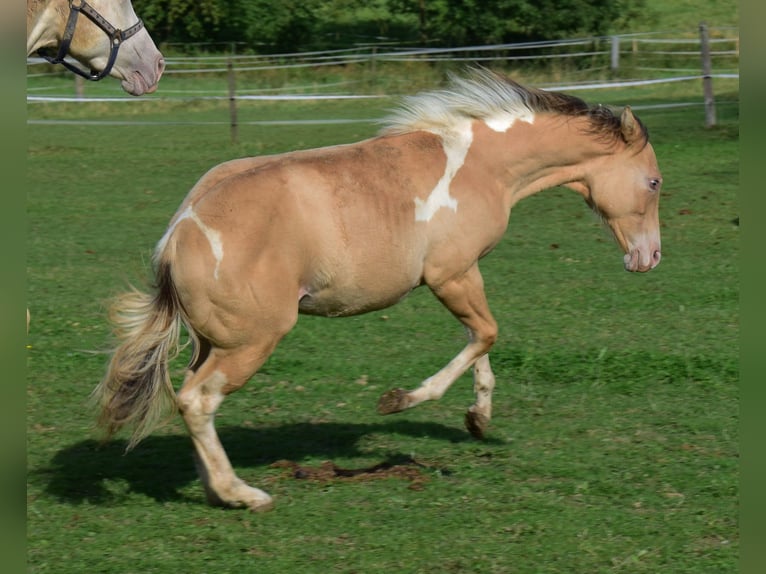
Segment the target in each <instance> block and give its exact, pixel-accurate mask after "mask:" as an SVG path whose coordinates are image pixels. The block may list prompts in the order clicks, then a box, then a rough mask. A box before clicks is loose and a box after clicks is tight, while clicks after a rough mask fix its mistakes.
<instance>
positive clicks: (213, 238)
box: [156, 206, 223, 279]
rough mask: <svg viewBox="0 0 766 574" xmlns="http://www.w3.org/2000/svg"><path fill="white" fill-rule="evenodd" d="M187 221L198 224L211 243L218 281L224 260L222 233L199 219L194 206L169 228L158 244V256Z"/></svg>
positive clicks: (215, 275) (215, 274)
mask: <svg viewBox="0 0 766 574" xmlns="http://www.w3.org/2000/svg"><path fill="white" fill-rule="evenodd" d="M185 219H190V220H191V221H193V222H194V223H196V224H197V227H199V229H200V231H202V233H203V234H204V236H205V237H206V238H207V240H208V243H210V250H211V251H212V252H213V257H215V270H214V271H213V277H215V278H216V279H218V268H219V267H220V265H221V261H222V260H223V241H222V240H221V233H220V232H219V231H216V230H215V229H212V228H210V227H208V226H207V225H205V223H203V221H202V220H201V219H200V218H199V215H197V214H196V213H195V212H194V210H193V209H192V206H189V207H187V208H186V209H185V210H184V212H183V213H181V215H179V216H178V219H176V220H175V221H174V222H173V225H171V226H170V227H169V228H168V230H167V231H166V232H165V235H163V237H162V239H160V242H159V243H158V244H157V249H156V254H157V255H159V254H160V253H162V251H163V250H164V249H165V245H167V242H168V240H169V239H170V236H171V235H173V232H174V231H175V229H176V227H177V226H178V224H179V223H181V222H182V221H183V220H185Z"/></svg>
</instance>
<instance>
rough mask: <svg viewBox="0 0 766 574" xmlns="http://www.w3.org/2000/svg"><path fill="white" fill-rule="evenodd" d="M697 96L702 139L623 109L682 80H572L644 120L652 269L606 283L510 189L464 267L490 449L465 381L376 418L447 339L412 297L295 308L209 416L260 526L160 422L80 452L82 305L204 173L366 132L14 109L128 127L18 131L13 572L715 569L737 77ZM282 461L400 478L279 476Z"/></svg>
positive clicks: (651, 113) (732, 540)
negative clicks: (19, 359)
mask: <svg viewBox="0 0 766 574" xmlns="http://www.w3.org/2000/svg"><path fill="white" fill-rule="evenodd" d="M717 86H718V87H719V90H720V99H721V100H722V101H724V102H728V103H726V104H723V105H721V106H719V110H718V118H719V126H718V127H716V128H715V129H705V128H704V126H703V123H704V115H703V111H702V108H701V107H699V106H690V107H679V108H651V107H648V108H646V109H644V110H643V111H641V107H642V106H651V105H654V104H657V103H673V102H684V101H688V100H689V98H690V97H691V98H696V99H697V100H699V99H700V97H699V94H698V93H692V92H686V91H684V90H685V89H687V88H683V87H678V86H670V87H667V86H665V87H648V88H638V89H630V90H627V89H626V90H623V91H620V92H616V91H615V92H612V91H610V92H607V93H606V94H605V93H595V92H594V93H591V94H587V93H579V92H578V93H577V95H579V96H582V97H585V99H587V100H589V101H602V102H603V103H614V104H626V103H630V104H632V105H634V106H636V107H637V108H638V109H639V115H640V116H641V118H642V119H643V120H644V122H645V123H646V124H647V125H648V127H649V130H650V133H651V138H652V142H653V144H654V146H655V149H656V152H657V156H658V159H659V162H660V166H661V168H662V170H663V175H664V178H665V184H664V188H663V198H662V201H661V205H660V212H661V220H662V233H663V238H662V239H663V260H662V264H661V265H660V266H659V267H658V268H657V269H655V270H654V271H652V272H651V273H649V274H645V275H634V274H628V273H625V272H624V271H623V270H622V254H621V253H620V251H619V249H618V247H617V246H616V244H615V242H614V241H613V240H612V239H611V238H610V236H609V235H608V232H607V231H606V230H604V229H603V228H602V226H601V224H600V223H599V222H598V221H597V220H596V218H595V217H594V216H593V215H592V214H591V213H590V212H589V210H588V209H587V207H586V206H585V205H584V204H583V202H582V201H581V200H580V198H579V197H578V196H576V195H575V194H574V193H572V192H570V191H567V190H563V189H553V190H549V191H546V192H543V193H540V194H538V195H536V196H534V197H532V198H529V199H527V200H525V201H523V202H522V203H520V204H519V205H518V206H517V207H516V208H515V209H514V212H513V214H512V215H511V224H510V228H509V231H508V233H507V234H506V236H505V238H504V240H503V241H502V243H501V244H500V245H499V246H498V247H497V249H496V250H495V251H494V252H493V253H492V254H491V255H489V256H488V257H487V258H486V259H485V260H484V261H483V265H482V270H483V273H484V276H485V281H486V288H487V293H488V298H489V301H490V304H491V307H492V309H493V312H494V314H495V317H496V319H497V320H498V323H499V325H500V339H499V341H498V343H497V345H496V346H495V348H494V350H493V352H492V361H493V367H494V369H495V373H496V375H497V378H498V386H497V389H496V391H495V413H494V419H493V424H492V427H491V429H490V432H489V434H488V437H487V439H486V440H485V441H482V442H479V441H476V440H473V439H471V438H470V437H469V436H468V434H467V433H466V432H465V431H464V429H463V426H462V417H463V413H464V411H465V409H466V408H467V407H468V405H469V404H471V402H472V390H471V380H470V376H468V375H466V376H464V377H463V378H462V379H461V380H460V381H458V383H456V384H455V385H454V386H453V388H452V389H451V390H450V392H449V393H448V394H447V395H446V396H445V397H444V398H443V399H442V400H441V401H438V402H433V403H427V404H425V405H422V406H420V407H418V408H416V409H413V410H411V411H407V412H405V413H401V414H398V415H392V416H389V417H381V416H379V415H377V414H376V412H375V405H376V402H377V398H378V396H379V395H380V393H382V392H383V391H385V390H388V389H389V388H393V387H396V386H403V387H413V386H415V385H417V384H418V383H419V382H420V381H421V380H422V379H423V378H425V377H427V376H429V375H431V374H432V373H433V372H435V371H436V370H437V369H438V368H440V367H441V366H443V365H444V364H445V363H446V362H447V361H448V360H449V359H450V358H451V357H452V356H453V355H454V354H455V353H456V352H457V351H458V350H459V349H460V348H461V347H462V345H463V343H464V333H463V331H462V328H461V327H460V326H459V325H458V324H457V323H456V322H455V321H454V319H452V317H451V316H450V315H449V313H448V312H447V311H446V310H444V309H443V308H441V307H440V305H439V304H438V302H436V300H435V299H434V298H433V297H432V296H431V295H430V294H429V293H428V292H427V291H425V290H419V291H416V292H415V293H413V294H412V295H411V296H410V297H409V298H408V299H407V300H405V301H404V302H403V303H401V304H400V305H398V306H396V307H393V308H391V309H387V310H385V311H381V312H377V313H372V314H369V315H365V316H361V317H355V318H350V319H336V320H328V319H320V318H312V317H302V318H301V320H300V321H299V323H298V326H297V327H296V328H295V329H294V331H293V332H291V333H290V335H288V337H287V338H286V339H285V340H284V341H283V343H282V344H281V345H280V347H279V348H278V349H277V351H276V352H275V353H274V355H273V356H272V357H271V358H270V360H269V361H268V363H267V364H266V365H265V367H264V368H263V369H262V370H261V372H259V373H258V374H257V375H256V376H255V377H254V378H253V380H252V381H250V383H249V384H248V385H247V386H246V387H245V388H244V389H243V390H242V391H240V392H238V393H236V394H234V395H232V396H231V397H230V398H229V399H227V401H226V402H225V403H224V405H223V407H222V408H221V410H220V411H219V416H218V418H217V427H218V429H219V433H220V435H221V438H222V441H223V443H224V445H225V447H226V449H227V451H228V453H229V455H230V457H231V459H232V462H233V464H234V466H235V469H236V470H237V472H238V474H239V475H240V476H241V477H242V478H244V479H245V480H247V481H248V482H250V483H251V484H254V485H257V486H259V487H261V488H263V489H265V490H267V491H268V492H270V493H271V494H272V495H274V496H275V498H276V508H275V510H274V511H273V512H270V513H267V514H261V515H253V514H251V513H248V512H246V511H231V510H222V509H216V508H211V507H209V506H207V505H206V504H205V501H204V495H203V493H202V490H201V487H200V485H199V483H198V481H197V477H196V473H195V470H194V464H193V461H192V456H191V454H192V447H191V444H190V441H189V439H188V437H187V436H186V434H185V431H184V429H183V427H182V425H181V423H180V420H174V421H172V422H171V423H169V424H168V425H167V426H165V427H164V428H162V429H160V430H158V431H157V432H156V433H154V434H153V435H152V436H151V437H149V438H148V439H146V440H145V441H144V442H143V443H141V444H140V445H139V446H138V447H137V448H136V449H135V450H134V451H132V452H130V453H129V454H124V449H125V444H126V443H125V440H124V439H122V438H120V439H118V440H116V441H114V442H109V443H106V444H105V445H99V442H98V435H97V433H96V432H95V431H94V428H93V420H94V419H93V416H92V415H93V413H92V412H91V411H90V410H89V408H88V404H87V403H88V395H89V393H90V392H91V391H92V389H93V388H94V386H95V385H96V383H97V382H98V380H99V379H100V377H101V375H102V373H103V370H104V366H105V362H106V356H105V355H104V354H103V353H100V351H101V350H103V349H105V348H106V347H107V346H108V344H109V326H108V324H107V322H106V318H105V304H106V301H107V300H108V298H109V297H110V296H112V295H114V294H115V293H117V292H118V291H120V290H122V289H123V288H124V287H125V286H126V285H127V283H128V282H130V281H142V280H143V279H144V278H145V277H146V273H147V269H148V262H149V258H150V255H151V251H152V248H153V246H154V244H155V242H156V241H157V240H158V239H159V238H160V236H161V235H162V233H163V232H164V228H165V225H166V224H167V221H168V219H169V218H170V216H171V215H172V213H173V212H174V211H175V209H176V207H177V206H178V204H179V203H180V202H181V200H182V198H183V197H184V195H185V194H186V192H187V191H188V189H189V188H190V187H191V186H192V185H193V184H194V182H195V181H196V179H197V178H198V177H199V176H201V175H202V174H203V173H204V172H205V171H206V170H207V169H209V168H210V167H212V166H213V165H215V164H217V163H219V162H221V161H224V160H227V159H231V158H233V157H239V156H244V155H254V154H261V153H275V152H279V151H284V150H289V149H295V148H307V147H316V146H320V145H330V144H336V143H347V142H352V141H355V140H359V139H362V138H365V137H368V136H371V135H373V134H374V132H375V130H376V126H375V125H374V123H371V122H360V123H352V124H326V125H314V126H300V125H298V126H263V125H243V126H241V127H240V134H239V143H238V144H236V145H234V144H231V143H230V141H229V132H228V127H227V126H226V125H225V123H224V124H222V125H183V124H181V125H151V124H150V123H149V124H144V123H142V122H144V121H146V122H151V121H159V120H166V121H178V122H183V121H189V122H191V121H218V120H222V121H223V122H225V121H226V118H227V112H226V107H225V106H226V103H221V104H214V103H204V102H198V103H191V104H182V103H163V102H161V101H156V102H146V103H135V104H129V105H112V104H93V105H88V106H84V105H79V104H78V105H62V104H54V105H47V104H34V105H30V106H29V118H30V120H35V119H44V118H45V119H58V120H67V119H76V120H97V121H104V120H114V121H128V122H132V125H131V124H130V123H128V124H127V125H82V124H77V123H75V124H63V125H62V124H59V125H38V124H31V125H30V126H29V128H28V150H29V151H28V176H27V180H28V222H29V236H28V247H27V251H28V293H29V301H28V304H29V308H30V311H31V314H32V321H31V328H30V333H29V337H28V349H27V354H28V382H27V460H28V482H27V495H28V498H27V533H28V541H27V545H28V546H27V555H28V566H29V571H30V572H35V573H48V572H50V573H56V574H59V573H70V572H71V573H78V574H79V573H81V572H93V573H96V572H104V573H110V574H112V573H117V572H119V573H121V574H123V573H137V574H138V573H141V574H145V573H158V574H159V573H166V572H167V573H171V572H172V573H176V572H179V571H181V572H216V573H227V572H259V573H291V572H302V573H314V572H316V573H319V572H321V573H327V572H339V573H341V572H342V573H352V572H359V573H370V572H407V573H426V572H429V573H431V572H432V573H440V574H441V573H449V572H456V573H458V572H459V573H464V572H470V573H473V572H476V573H504V574H506V573H522V574H543V573H562V574H570V573H576V574H580V573H583V574H585V573H587V574H596V573H607V572H608V573H614V572H624V573H631V574H632V573H640V572H646V573H652V574H656V573H658V572H668V573H673V574H682V573H690V574H691V573H694V574H699V573H710V574H721V573H728V572H736V571H737V559H738V544H739V533H738V527H737V512H738V509H737V506H738V435H737V431H738V423H737V413H738V387H737V383H738V354H739V346H738V332H739V317H738V292H739V284H738V281H739V279H738V225H737V224H736V223H735V220H736V218H737V217H738V215H739V212H738V206H737V190H738V173H739V172H738V169H739V165H738V131H739V123H738V107H737V104H736V102H737V99H738V93H737V88H736V84H733V83H728V84H727V83H725V82H720V83H719V84H717ZM688 89H689V90H691V89H692V88H688ZM693 89H694V90H697V91H698V88H697V87H696V86H694V87H693ZM605 99H606V100H607V101H604V100H605ZM391 105H393V102H392V101H389V100H387V99H379V100H369V101H362V102H318V101H314V102H299V103H252V104H248V106H247V107H246V108H243V109H242V111H241V118H242V120H243V122H246V121H248V120H250V121H257V120H268V119H311V118H335V119H344V118H355V119H365V120H366V119H376V118H379V117H381V116H382V115H384V113H385V110H386V109H387V108H389V107H390V106H391ZM183 364H184V363H183V358H182V359H181V360H179V361H178V363H177V365H176V367H177V369H178V370H179V371H180V369H181V368H182V367H183ZM280 460H288V461H292V462H294V463H298V464H300V465H302V466H304V467H311V468H314V467H319V466H320V465H321V464H322V463H323V462H324V461H332V462H333V463H335V464H337V465H338V466H340V467H344V468H352V469H359V468H364V467H369V466H372V465H375V464H378V463H381V462H388V463H392V464H403V465H406V464H408V466H406V469H407V471H408V472H407V473H402V474H396V473H393V472H392V473H390V475H388V476H383V477H381V478H379V479H378V478H377V477H374V476H368V477H361V478H359V477H358V478H355V479H350V478H334V479H328V480H312V479H297V478H295V477H294V476H293V475H292V474H291V473H290V472H289V471H287V470H286V469H285V468H283V467H280V466H278V465H277V466H274V463H276V462H278V461H280ZM412 461H415V462H416V463H417V464H412ZM413 476H414V478H413ZM365 478H367V480H365Z"/></svg>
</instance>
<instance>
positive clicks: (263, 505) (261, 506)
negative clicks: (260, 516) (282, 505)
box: [249, 499, 274, 512]
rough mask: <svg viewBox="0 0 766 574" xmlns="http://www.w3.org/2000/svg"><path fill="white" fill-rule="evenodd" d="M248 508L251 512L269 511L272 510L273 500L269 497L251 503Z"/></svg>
mask: <svg viewBox="0 0 766 574" xmlns="http://www.w3.org/2000/svg"><path fill="white" fill-rule="evenodd" d="M249 508H250V511H251V512H269V511H270V510H274V501H273V500H271V499H269V500H267V501H265V502H258V503H251V504H250V505H249Z"/></svg>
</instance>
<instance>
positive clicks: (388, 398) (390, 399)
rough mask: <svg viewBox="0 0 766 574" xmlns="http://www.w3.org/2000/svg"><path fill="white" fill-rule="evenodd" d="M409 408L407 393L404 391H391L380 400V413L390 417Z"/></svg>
mask: <svg viewBox="0 0 766 574" xmlns="http://www.w3.org/2000/svg"><path fill="white" fill-rule="evenodd" d="M408 406H409V400H408V398H407V391H405V390H404V389H391V390H390V391H388V392H385V393H383V396H381V397H380V399H379V400H378V413H380V414H381V415H390V414H391V413H398V412H401V411H403V410H405V409H406V408H407V407H408Z"/></svg>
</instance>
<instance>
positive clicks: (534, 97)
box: [382, 67, 649, 141]
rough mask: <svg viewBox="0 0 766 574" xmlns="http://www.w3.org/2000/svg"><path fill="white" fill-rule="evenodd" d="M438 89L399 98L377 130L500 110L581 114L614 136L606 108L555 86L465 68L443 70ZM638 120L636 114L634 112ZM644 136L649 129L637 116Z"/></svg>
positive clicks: (616, 121) (616, 129)
mask: <svg viewBox="0 0 766 574" xmlns="http://www.w3.org/2000/svg"><path fill="white" fill-rule="evenodd" d="M449 80H450V81H449V85H448V87H447V88H445V89H443V90H436V91H432V92H424V93H421V94H418V95H415V96H407V97H405V98H404V101H403V105H402V107H401V108H400V109H398V110H396V111H394V112H393V113H392V114H391V115H390V116H389V117H388V118H386V119H384V120H383V124H384V127H383V130H382V133H383V134H398V133H407V132H411V131H416V130H423V129H440V128H441V129H444V128H449V127H450V126H452V125H454V124H455V122H456V121H457V120H459V119H464V118H470V119H489V118H492V117H494V116H497V115H500V114H505V115H512V116H516V117H529V116H532V115H534V114H538V113H552V114H560V115H564V116H571V117H583V116H585V117H587V118H588V120H589V122H588V128H587V131H588V132H589V133H591V134H593V135H595V136H598V137H603V138H604V139H609V140H611V139H619V138H621V137H622V135H621V131H620V118H619V116H616V115H615V114H614V113H613V112H612V110H611V109H609V108H607V107H605V106H602V105H600V104H599V105H597V106H592V107H591V106H589V105H588V104H586V103H585V102H584V101H583V100H581V99H580V98H577V97H575V96H570V95H569V94H564V93H561V92H549V91H545V90H540V89H536V88H529V87H526V86H522V85H521V84H519V83H517V82H514V81H513V80H511V79H510V78H506V77H502V76H500V75H498V74H496V73H495V72H492V71H490V70H488V69H486V68H480V67H474V68H469V69H468V71H467V73H466V75H464V76H458V75H456V74H452V73H450V74H449ZM636 120H638V118H636ZM638 124H639V126H640V127H641V131H642V134H643V137H644V140H645V141H648V139H649V134H648V132H647V130H646V127H645V126H644V125H643V124H642V123H641V122H640V121H638Z"/></svg>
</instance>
